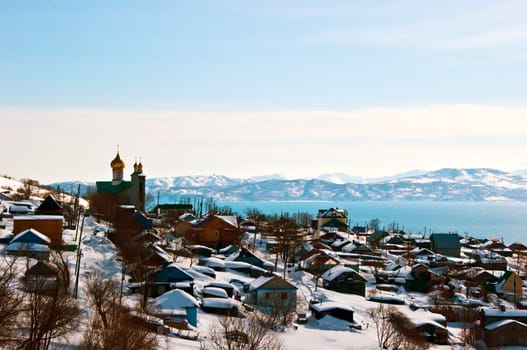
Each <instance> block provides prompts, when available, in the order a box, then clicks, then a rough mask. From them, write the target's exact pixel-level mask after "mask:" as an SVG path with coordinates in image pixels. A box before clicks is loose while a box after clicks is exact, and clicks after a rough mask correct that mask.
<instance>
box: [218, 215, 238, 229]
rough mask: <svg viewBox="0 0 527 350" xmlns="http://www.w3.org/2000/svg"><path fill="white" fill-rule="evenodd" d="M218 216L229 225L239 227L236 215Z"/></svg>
mask: <svg viewBox="0 0 527 350" xmlns="http://www.w3.org/2000/svg"><path fill="white" fill-rule="evenodd" d="M216 216H217V217H218V218H220V219H222V220H223V221H225V222H226V223H228V224H229V225H232V226H234V227H238V218H237V217H236V216H234V215H216Z"/></svg>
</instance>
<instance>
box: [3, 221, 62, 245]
mask: <svg viewBox="0 0 527 350" xmlns="http://www.w3.org/2000/svg"><path fill="white" fill-rule="evenodd" d="M63 224H64V218H63V217H62V216H60V215H32V216H15V217H14V218H13V234H15V235H16V234H18V233H21V232H23V231H25V230H28V229H34V230H36V231H38V232H39V233H41V234H43V235H45V236H47V237H48V238H49V239H50V240H51V242H50V243H48V244H49V245H50V246H51V247H60V246H62V226H63Z"/></svg>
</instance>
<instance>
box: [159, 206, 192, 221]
mask: <svg viewBox="0 0 527 350" xmlns="http://www.w3.org/2000/svg"><path fill="white" fill-rule="evenodd" d="M152 211H153V212H154V213H156V214H157V216H158V217H170V218H178V217H180V216H181V215H184V214H186V213H192V212H193V207H192V204H186V203H164V204H158V205H156V206H155V207H154V209H152Z"/></svg>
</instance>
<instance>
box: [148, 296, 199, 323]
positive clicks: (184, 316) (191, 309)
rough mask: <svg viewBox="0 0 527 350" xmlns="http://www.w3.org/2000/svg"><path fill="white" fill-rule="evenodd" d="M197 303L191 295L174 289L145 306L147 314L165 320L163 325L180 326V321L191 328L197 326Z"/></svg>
mask: <svg viewBox="0 0 527 350" xmlns="http://www.w3.org/2000/svg"><path fill="white" fill-rule="evenodd" d="M198 307H199V302H198V301H197V300H196V298H194V297H193V296H192V295H190V294H188V293H186V292H184V291H182V290H179V289H174V290H171V291H168V292H166V293H164V294H162V295H160V296H159V297H157V298H155V299H154V300H153V302H152V303H151V304H149V305H148V306H147V311H148V313H149V314H151V315H154V316H157V317H160V318H162V319H163V320H165V323H168V324H170V323H174V324H181V321H182V320H185V321H187V322H188V323H190V324H191V325H192V326H194V327H197V325H198Z"/></svg>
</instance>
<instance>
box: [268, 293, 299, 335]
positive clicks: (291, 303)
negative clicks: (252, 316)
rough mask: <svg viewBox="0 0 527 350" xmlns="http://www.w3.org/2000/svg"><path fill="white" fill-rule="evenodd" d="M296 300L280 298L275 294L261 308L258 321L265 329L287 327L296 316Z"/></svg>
mask: <svg viewBox="0 0 527 350" xmlns="http://www.w3.org/2000/svg"><path fill="white" fill-rule="evenodd" d="M296 302H297V300H296V298H295V299H294V300H292V299H289V298H282V297H281V295H280V294H275V295H274V297H273V298H272V299H271V300H270V302H269V303H268V304H266V306H264V307H262V308H261V311H262V313H263V314H262V315H261V316H260V319H261V320H262V321H263V322H264V324H265V325H266V326H267V328H272V329H276V328H283V327H287V326H289V325H290V324H291V323H292V322H293V321H294V319H295V315H296Z"/></svg>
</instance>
